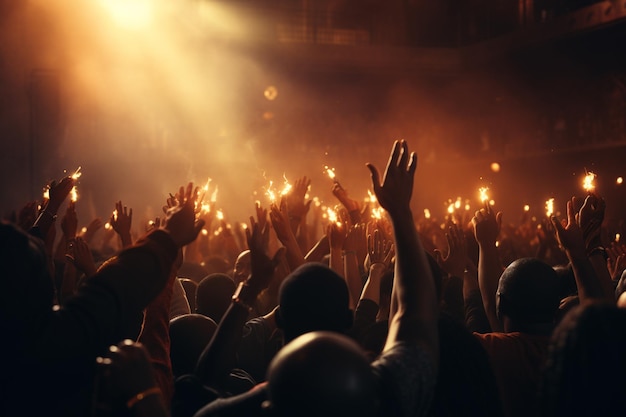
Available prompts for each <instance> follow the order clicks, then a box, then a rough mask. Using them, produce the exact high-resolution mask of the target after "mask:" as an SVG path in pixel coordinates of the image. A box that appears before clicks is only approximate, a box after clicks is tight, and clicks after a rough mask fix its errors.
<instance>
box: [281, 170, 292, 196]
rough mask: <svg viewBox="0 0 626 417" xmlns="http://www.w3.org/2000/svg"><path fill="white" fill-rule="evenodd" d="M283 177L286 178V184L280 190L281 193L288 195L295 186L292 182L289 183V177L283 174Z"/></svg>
mask: <svg viewBox="0 0 626 417" xmlns="http://www.w3.org/2000/svg"><path fill="white" fill-rule="evenodd" d="M283 179H284V181H285V182H284V185H283V189H282V191H281V192H280V195H287V194H289V191H291V189H292V188H293V186H292V185H291V184H289V181H288V180H287V177H286V176H285V175H284V174H283Z"/></svg>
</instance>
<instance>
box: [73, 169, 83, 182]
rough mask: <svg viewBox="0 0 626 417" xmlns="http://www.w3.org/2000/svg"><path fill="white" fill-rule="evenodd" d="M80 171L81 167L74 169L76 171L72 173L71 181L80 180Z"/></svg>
mask: <svg viewBox="0 0 626 417" xmlns="http://www.w3.org/2000/svg"><path fill="white" fill-rule="evenodd" d="M80 169H81V167H78V168H77V169H76V171H74V173H73V174H72V179H73V180H77V179H79V178H80V176H81V175H83V173H82V172H80Z"/></svg>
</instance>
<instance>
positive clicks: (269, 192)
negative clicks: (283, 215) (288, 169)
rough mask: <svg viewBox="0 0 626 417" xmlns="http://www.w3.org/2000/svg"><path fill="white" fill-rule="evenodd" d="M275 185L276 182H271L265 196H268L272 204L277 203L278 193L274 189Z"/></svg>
mask: <svg viewBox="0 0 626 417" xmlns="http://www.w3.org/2000/svg"><path fill="white" fill-rule="evenodd" d="M273 185H274V182H273V181H272V180H270V183H269V185H268V186H267V189H266V190H265V195H266V196H267V198H269V200H270V203H272V204H273V203H275V202H276V192H275V191H274V189H273V188H272V186H273Z"/></svg>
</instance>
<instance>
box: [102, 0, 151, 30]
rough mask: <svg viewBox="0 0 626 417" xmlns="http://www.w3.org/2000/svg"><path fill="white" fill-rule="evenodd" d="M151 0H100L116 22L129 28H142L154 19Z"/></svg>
mask: <svg viewBox="0 0 626 417" xmlns="http://www.w3.org/2000/svg"><path fill="white" fill-rule="evenodd" d="M151 3H152V2H151V0H100V4H101V6H102V8H103V9H104V10H105V12H106V13H108V15H109V16H110V17H111V19H112V20H113V22H114V23H116V24H117V25H119V26H122V27H124V28H127V29H141V28H144V27H146V26H147V25H148V24H149V23H150V21H151V20H152V12H153V10H152V7H151Z"/></svg>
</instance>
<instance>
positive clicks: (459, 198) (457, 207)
mask: <svg viewBox="0 0 626 417" xmlns="http://www.w3.org/2000/svg"><path fill="white" fill-rule="evenodd" d="M461 200H462V199H461V197H457V198H456V201H455V202H454V208H455V209H457V210H458V209H460V208H461Z"/></svg>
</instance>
